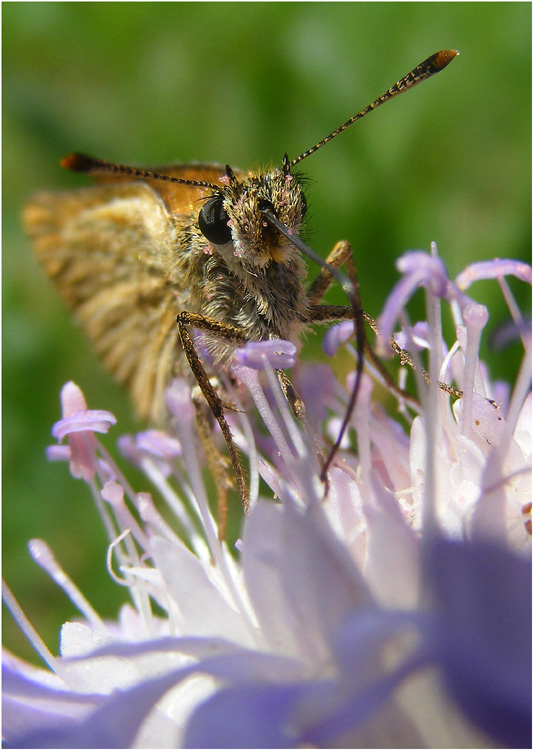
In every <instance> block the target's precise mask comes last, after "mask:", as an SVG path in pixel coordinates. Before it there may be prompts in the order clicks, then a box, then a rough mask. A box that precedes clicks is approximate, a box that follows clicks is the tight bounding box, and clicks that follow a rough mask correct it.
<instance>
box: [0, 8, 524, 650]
mask: <svg viewBox="0 0 533 750" xmlns="http://www.w3.org/2000/svg"><path fill="white" fill-rule="evenodd" d="M448 47H452V48H457V49H459V50H460V51H461V56H460V57H459V58H458V59H457V60H454V61H453V62H452V64H451V65H450V67H449V68H447V69H446V70H445V71H444V72H443V73H441V74H439V75H438V76H437V77H436V78H434V79H432V80H431V81H428V82H426V83H424V84H423V85H422V86H420V87H417V88H416V89H415V90H414V91H413V92H410V93H409V94H408V95H406V96H402V97H400V98H399V99H395V100H394V102H390V103H389V104H387V106H386V107H383V108H381V109H380V110H378V111H377V112H375V113H372V114H371V116H369V117H368V118H366V119H365V120H364V121H363V122H360V123H357V124H356V125H354V127H353V128H351V129H350V130H349V131H348V132H347V133H344V134H342V135H341V136H340V137H339V138H338V139H337V140H335V141H334V142H333V143H331V144H328V145H327V146H326V147H325V148H324V149H322V150H321V151H319V152H318V153H317V154H315V155H314V156H312V157H311V158H309V160H308V161H306V162H305V163H304V165H305V170H306V172H307V173H308V174H309V176H310V178H311V184H310V186H309V205H310V213H311V233H310V235H309V237H308V239H309V241H310V244H311V245H312V246H313V247H314V249H316V250H317V251H319V252H320V253H322V254H323V255H326V253H327V252H328V250H329V249H330V248H331V247H332V246H333V244H334V242H335V241H336V240H339V239H349V240H350V241H351V242H352V243H353V246H354V248H355V252H356V257H357V264H358V269H359V279H360V283H361V289H362V299H363V303H364V306H365V308H366V309H367V310H368V311H369V312H370V313H372V314H374V315H377V314H379V311H380V309H381V306H382V304H383V302H384V300H385V298H386V295H387V293H388V292H389V291H390V289H391V287H392V285H393V283H394V281H395V280H396V278H397V275H396V272H395V269H394V260H395V259H396V258H397V257H398V256H399V255H401V254H402V253H403V252H404V251H405V250H407V249H418V248H422V249H428V248H429V245H430V242H431V241H432V240H435V241H436V242H437V243H438V246H439V250H440V253H441V255H442V257H443V258H444V260H445V262H446V263H447V265H448V267H449V270H450V273H451V274H452V276H453V275H455V274H456V273H457V272H458V271H460V270H461V269H462V268H463V267H464V266H465V265H466V264H467V263H470V262H472V261H475V260H478V259H486V258H491V257H494V256H504V257H520V258H523V259H529V257H530V249H531V235H530V216H531V206H530V194H531V192H530V166H531V154H530V132H531V121H530V119H531V118H530V111H531V100H530V99H531V95H530V92H531V80H530V70H531V6H530V5H529V4H528V3H220V4H212V3H4V4H3V74H4V78H3V96H4V98H3V103H4V108H3V114H4V117H3V135H4V141H3V180H4V182H3V187H4V191H3V198H4V204H3V207H4V226H3V230H4V235H3V251H4V252H3V271H4V275H3V280H4V285H3V301H4V311H3V364H4V367H3V385H4V390H3V438H4V439H3V498H4V515H3V518H4V523H3V533H4V575H5V576H6V578H7V580H8V581H9V583H10V584H11V586H12V588H13V590H14V592H15V594H16V595H17V596H18V597H19V600H20V601H21V603H22V604H23V606H24V607H25V609H26V611H27V613H28V614H29V616H30V618H31V620H32V621H33V622H34V624H35V625H36V626H37V628H38V630H39V631H40V632H41V633H42V634H43V635H44V637H45V640H46V642H47V643H48V645H49V646H50V647H51V648H52V649H53V650H54V651H56V649H57V634H58V628H59V625H60V623H61V622H62V621H64V620H65V619H67V618H69V617H72V616H73V615H74V612H73V608H72V605H71V604H70V603H69V602H68V601H66V600H65V598H64V596H63V595H62V594H61V592H59V590H58V589H57V588H56V587H55V586H54V585H53V584H52V583H51V582H50V581H49V580H48V578H47V577H46V575H45V574H44V573H43V572H42V571H41V570H40V569H38V568H37V566H36V565H35V564H34V563H33V562H32V561H31V560H30V559H29V555H28V553H27V549H26V542H27V540H28V539H29V538H31V537H34V536H40V537H43V538H45V539H46V540H47V541H48V542H49V543H50V544H51V546H52V548H53V549H54V550H55V552H56V555H57V557H58V558H59V560H60V562H61V563H62V564H63V565H64V566H65V568H66V569H67V571H68V572H69V574H70V575H71V576H72V577H73V578H74V580H75V581H76V582H77V583H78V584H79V585H80V587H81V588H82V590H83V591H84V592H85V593H86V594H87V596H88V597H89V599H90V600H91V601H92V602H93V604H94V606H95V607H96V608H97V609H98V610H99V611H100V612H101V614H103V615H114V614H115V612H116V610H117V599H118V597H123V592H117V587H116V585H115V584H113V583H111V582H110V581H109V580H108V576H107V573H106V571H105V545H106V541H105V537H104V534H103V532H102V530H101V528H100V523H99V520H98V519H97V516H96V513H95V511H94V509H93V507H92V502H91V500H90V497H89V493H88V490H87V489H86V487H85V486H84V485H83V484H82V483H76V482H75V481H74V480H72V479H71V478H70V476H69V473H68V469H67V467H66V466H65V465H61V464H48V463H47V462H46V459H45V455H44V450H45V446H46V445H47V444H48V443H49V442H51V438H50V428H51V426H52V424H53V422H54V421H55V420H56V419H57V418H58V417H59V414H60V410H59V401H58V398H59V390H60V388H61V386H62V384H63V383H64V382H66V381H67V380H69V379H73V380H74V381H75V382H77V383H78V384H79V385H80V386H82V388H83V389H84V391H85V394H86V396H87V399H88V402H89V405H90V406H92V407H95V408H102V409H104V408H105V409H111V410H112V411H113V412H114V413H115V414H116V415H117V417H118V418H119V427H118V429H115V430H114V432H113V433H112V435H111V436H109V437H108V438H107V439H106V445H107V446H108V447H112V446H113V445H114V440H115V438H116V437H117V436H118V435H119V434H121V433H122V432H124V431H131V430H133V429H134V428H135V427H136V426H137V425H136V423H135V421H134V420H133V418H132V417H131V415H130V410H129V402H128V397H127V395H126V394H125V393H123V392H122V390H121V389H120V388H119V387H118V386H116V385H115V384H114V383H113V381H112V379H111V378H110V376H108V375H107V374H106V373H105V372H104V370H103V368H102V367H101V365H100V364H99V362H98V361H97V359H96V357H95V355H94V353H93V352H92V350H91V348H90V345H89V344H88V343H87V341H86V340H85V338H84V336H83V334H82V333H81V332H80V331H79V330H78V329H77V328H76V327H75V326H74V325H73V323H72V320H71V317H70V315H69V313H68V312H67V311H66V310H65V309H64V308H63V306H62V304H61V302H60V301H59V299H58V298H57V296H56V294H55V292H54V290H53V289H52V287H51V284H50V283H49V282H48V280H47V279H45V278H44V276H43V275H42V273H41V271H40V269H39V268H38V266H37V264H36V261H35V259H34V257H33V255H32V252H31V249H30V247H29V243H28V241H27V240H26V238H25V237H24V234H23V231H22V228H21V223H20V212H21V208H22V206H23V204H24V202H25V201H26V200H27V199H28V198H29V197H30V196H31V195H32V194H33V193H34V192H35V191H37V190H40V189H43V188H44V189H58V188H68V187H75V186H77V185H79V184H83V182H84V180H83V178H80V177H78V176H76V175H72V174H69V173H65V172H63V171H62V170H61V169H60V168H59V167H58V160H59V159H60V157H61V156H63V155H65V154H67V153H69V152H70V151H72V150H79V151H82V152H87V153H90V154H93V155H95V156H100V157H102V158H105V159H110V160H115V161H120V162H124V163H133V164H141V165H150V164H158V163H159V164H161V163H168V162H174V161H175V162H179V161H191V160H199V161H216V162H222V163H229V164H231V165H234V166H237V167H241V168H246V167H249V166H251V165H256V164H265V163H268V162H269V161H271V160H272V161H274V162H275V163H277V164H279V163H280V161H281V158H282V155H283V153H284V152H285V151H287V153H288V154H289V156H290V157H291V158H293V157H295V156H296V155H297V154H299V153H301V152H303V151H304V150H306V149H308V148H309V147H310V146H312V145H313V144H314V143H315V142H316V141H318V140H320V139H321V138H322V137H324V136H325V135H327V133H329V132H330V131H332V130H333V129H335V128H336V127H337V126H338V125H339V124H340V123H341V122H344V120H346V119H347V118H348V117H349V116H351V115H352V114H354V113H355V112H356V111H357V110H359V109H361V108H362V107H364V106H365V105H366V104H368V103H369V102H370V101H372V100H373V99H374V98H375V97H376V96H377V95H378V94H380V93H382V92H383V91H384V90H385V89H386V88H388V87H389V86H390V85H391V84H392V83H394V81H396V80H397V79H398V78H400V77H401V76H403V75H404V74H405V73H407V72H408V70H410V69H411V68H412V67H414V66H415V65H416V64H418V63H419V62H420V61H421V60H423V59H424V58H425V57H427V56H428V55H429V54H431V53H433V52H435V51H437V50H439V49H443V48H448ZM304 165H302V166H304ZM515 287H516V289H517V292H518V294H519V296H520V298H521V300H522V302H523V304H524V305H525V304H526V301H527V300H528V299H529V291H528V290H526V289H525V288H524V287H523V285H522V287H520V286H519V285H515ZM474 295H475V296H476V298H477V299H478V300H479V301H483V302H486V303H490V305H491V326H493V325H494V324H495V323H496V322H497V321H498V319H500V318H501V316H502V315H503V314H504V308H503V305H501V304H500V302H499V293H498V292H497V290H496V286H495V285H494V284H492V285H490V284H479V285H478V287H477V288H474ZM335 301H342V299H341V298H337V299H336V300H335ZM304 351H305V352H310V351H312V344H311V342H310V343H309V346H308V347H307V348H306V349H305V350H304ZM519 354H520V352H519V349H518V347H516V348H511V349H510V350H509V351H508V352H505V353H504V354H499V355H491V366H492V367H493V368H494V370H495V371H496V372H497V373H499V374H501V375H505V374H507V375H508V377H509V378H512V377H513V375H514V372H515V369H516V365H517V358H518V356H519ZM506 368H507V369H506ZM130 474H131V472H130ZM135 481H136V485H135V486H136V489H138V490H145V489H148V487H147V485H146V483H145V482H144V481H143V480H140V479H138V478H137V479H136V480H135ZM117 594H118V595H117ZM4 637H5V641H6V643H7V645H9V646H10V647H12V648H13V649H15V650H16V651H17V652H18V653H21V654H24V655H28V654H29V653H30V649H29V647H27V645H26V644H25V642H24V641H23V639H22V638H21V637H20V636H19V635H18V634H17V632H16V629H15V628H13V627H12V625H11V620H10V618H9V617H7V618H5V621H4Z"/></svg>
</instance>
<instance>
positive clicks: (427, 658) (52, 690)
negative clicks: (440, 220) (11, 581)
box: [4, 248, 532, 748]
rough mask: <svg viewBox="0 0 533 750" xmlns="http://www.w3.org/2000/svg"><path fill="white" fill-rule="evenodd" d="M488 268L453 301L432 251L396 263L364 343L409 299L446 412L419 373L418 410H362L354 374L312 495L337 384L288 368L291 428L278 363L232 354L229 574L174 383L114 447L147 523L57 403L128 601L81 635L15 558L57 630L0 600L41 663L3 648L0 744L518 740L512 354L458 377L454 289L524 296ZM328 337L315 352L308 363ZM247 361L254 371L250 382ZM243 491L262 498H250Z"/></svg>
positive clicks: (524, 703) (77, 409)
mask: <svg viewBox="0 0 533 750" xmlns="http://www.w3.org/2000/svg"><path fill="white" fill-rule="evenodd" d="M492 263H493V264H492V265H491V264H490V263H489V264H485V266H484V267H483V268H481V269H479V268H478V269H477V271H476V272H475V273H473V272H472V271H468V273H466V272H465V273H466V276H464V277H463V281H461V283H460V284H459V282H458V281H457V280H456V284H454V283H453V282H451V281H450V280H449V279H448V278H447V275H446V272H445V269H444V266H443V264H442V262H441V261H440V260H439V259H438V256H437V254H436V249H435V248H434V249H433V252H432V254H431V255H428V254H425V253H420V252H418V253H410V254H407V255H406V256H404V258H403V259H402V261H401V263H400V269H401V270H402V273H404V279H403V280H402V281H401V282H400V284H399V286H398V287H397V288H396V289H395V290H393V292H392V294H391V296H390V298H389V300H388V302H387V304H386V306H385V310H384V314H383V316H382V318H381V320H382V323H383V326H384V328H383V330H382V334H383V336H384V338H387V337H388V336H390V335H392V334H393V325H394V322H395V321H396V320H398V318H400V319H401V318H402V317H403V308H404V305H405V303H406V301H407V300H408V298H409V297H410V295H411V294H412V293H413V292H414V291H415V289H417V288H418V287H422V288H423V289H424V292H425V294H426V305H427V310H428V320H427V321H419V322H417V323H414V325H412V326H405V327H404V329H403V330H402V331H400V332H396V333H395V337H396V340H397V341H400V342H401V344H402V346H406V347H408V348H409V349H410V350H411V351H413V352H414V353H413V357H414V356H415V355H416V353H417V352H418V351H422V350H424V351H425V352H427V353H428V356H429V359H430V371H431V372H437V373H438V375H439V379H440V378H441V376H442V379H443V378H444V375H445V374H448V375H449V377H452V376H453V378H454V382H455V383H456V384H457V386H458V387H460V388H462V389H463V397H462V398H459V399H457V400H455V402H454V403H452V399H451V398H450V396H449V395H448V394H447V393H445V392H443V391H442V390H439V388H438V387H437V385H436V379H434V380H433V382H432V383H431V384H430V385H427V384H426V382H425V381H424V380H423V379H422V378H418V380H417V386H418V388H419V393H418V395H419V403H418V404H416V403H413V404H410V405H409V410H408V409H407V407H406V405H405V403H404V402H403V399H400V400H399V411H398V414H394V413H393V412H392V411H391V410H390V411H386V410H385V409H384V408H383V406H382V405H381V404H380V403H379V401H377V400H376V396H375V395H374V394H375V393H376V392H378V391H379V389H377V388H375V387H374V386H375V381H376V380H377V381H379V376H378V373H377V372H374V370H373V369H371V368H368V371H367V372H366V373H365V375H364V377H363V381H362V383H361V389H360V398H359V400H358V403H357V405H356V409H355V413H354V415H353V419H352V423H351V433H352V434H349V435H348V437H347V439H346V441H345V443H344V444H343V446H342V448H341V452H340V455H339V456H338V458H337V460H336V462H335V463H334V465H333V466H332V468H331V470H330V472H329V475H328V483H327V489H326V488H325V487H324V485H323V484H322V482H321V481H320V470H321V462H322V460H323V459H322V454H323V452H324V451H325V450H327V448H326V446H327V444H329V443H330V442H331V439H334V438H335V435H334V434H333V430H334V429H338V427H335V426H336V425H338V424H339V422H340V421H341V420H342V417H343V416H344V412H345V408H346V404H347V402H348V399H349V395H350V393H349V388H350V387H352V386H353V375H352V374H350V375H349V376H348V378H347V385H345V384H344V383H341V382H339V380H338V379H337V377H336V376H335V373H334V371H333V369H332V368H331V367H329V366H327V365H324V364H322V365H318V366H317V365H310V366H301V368H300V370H301V372H300V373H299V374H298V376H299V383H298V386H299V389H300V392H301V394H302V396H303V398H304V400H305V402H306V412H307V426H308V430H309V431H308V432H307V431H306V430H305V429H303V427H302V425H300V424H299V423H297V421H296V420H295V419H294V417H293V416H292V413H291V411H290V409H289V408H288V406H287V403H286V401H285V400H284V398H283V395H282V393H281V390H280V388H279V385H278V383H277V379H276V377H275V373H274V372H273V368H278V367H286V366H289V365H288V364H280V361H281V360H280V359H279V352H281V351H282V349H281V346H282V345H281V343H280V342H278V341H276V342H274V341H272V342H265V343H262V344H261V345H257V344H254V345H251V346H248V347H246V351H245V353H244V354H239V355H238V357H239V358H241V363H240V364H238V365H235V367H234V368H233V373H234V376H236V377H237V378H238V380H239V381H240V388H242V389H247V390H248V391H249V393H250V396H251V399H252V401H253V403H254V405H255V407H256V408H257V411H258V413H259V415H260V417H261V420H262V422H263V424H262V425H261V428H260V429H258V428H257V427H256V426H255V423H254V419H253V418H252V417H251V416H249V415H248V414H245V413H239V414H238V416H235V415H230V418H231V428H232V432H233V434H234V436H235V441H236V443H237V445H238V446H239V447H240V449H241V450H242V451H243V453H244V454H245V455H246V456H247V457H248V459H249V474H250V484H251V487H252V491H251V496H252V502H251V512H250V515H249V516H248V517H247V518H246V519H245V520H244V521H243V526H242V535H241V539H239V540H238V542H237V545H236V546H237V548H238V551H239V553H240V555H239V557H238V559H237V557H236V556H235V554H234V551H232V550H230V549H229V547H228V544H227V543H225V542H220V540H219V539H218V536H217V523H216V520H215V519H214V518H213V516H212V514H211V510H210V504H209V498H208V493H207V489H206V485H205V484H204V473H203V472H204V465H203V463H204V460H203V455H202V453H201V452H200V451H198V450H197V439H196V432H195V429H196V425H195V411H194V407H193V405H192V402H191V393H190V385H189V384H188V383H187V382H185V381H184V380H177V381H175V382H174V383H172V384H171V386H170V387H169V389H168V392H167V405H168V407H169V414H170V417H171V429H172V432H169V433H164V432H162V431H159V430H158V431H154V430H149V431H147V432H144V433H140V434H139V435H137V436H136V437H133V438H132V437H125V438H122V439H121V442H120V445H121V449H122V453H123V455H124V456H126V457H127V458H128V459H129V460H131V461H132V462H133V463H135V465H136V466H138V467H140V468H141V469H142V471H143V472H144V473H145V474H146V476H147V477H148V478H149V479H150V481H151V483H152V484H153V486H154V487H155V488H157V491H158V493H159V495H160V496H161V497H162V498H163V500H164V502H165V503H166V505H167V508H166V510H165V512H164V513H161V512H160V511H159V510H158V509H157V508H156V506H155V505H154V503H153V502H152V499H151V496H150V495H149V494H148V493H146V492H143V493H137V492H135V491H134V490H133V489H132V488H131V486H130V484H129V483H128V481H127V480H126V478H125V476H124V474H123V473H122V470H121V468H120V467H119V466H117V465H116V464H115V463H114V462H113V461H112V460H111V458H110V457H109V456H108V454H107V453H106V451H105V449H104V448H103V446H102V445H101V444H100V443H99V441H98V440H97V438H96V436H95V435H94V432H97V431H105V430H106V429H107V427H108V426H109V425H110V424H112V423H113V421H114V418H113V417H112V415H109V414H108V413H107V412H92V411H89V410H87V407H86V405H85V402H84V400H83V397H82V396H81V392H79V390H77V389H75V387H74V386H72V385H68V386H66V387H65V389H64V392H63V394H64V398H63V402H64V416H63V419H62V420H61V422H60V423H58V424H59V426H56V428H55V432H54V434H57V436H58V437H64V436H65V435H68V440H69V446H70V450H69V453H68V455H69V458H70V461H71V467H73V468H71V470H72V471H73V472H77V475H78V476H80V477H81V478H83V479H85V480H86V481H87V482H88V484H89V485H90V487H91V490H92V492H93V497H94V500H95V503H96V507H97V509H98V512H99V513H100V515H101V517H102V520H103V523H104V525H105V528H106V531H107V534H108V539H109V547H108V553H107V564H108V569H109V572H110V575H112V577H113V578H114V579H115V580H116V581H117V583H118V584H120V585H121V586H122V587H126V588H127V589H128V590H129V592H130V596H131V603H130V604H127V605H124V606H123V607H122V608H121V609H120V610H119V612H118V614H117V617H116V619H115V620H112V621H104V620H102V618H101V617H100V616H99V615H98V613H97V612H96V611H95V610H94V609H93V608H92V607H91V605H90V604H89V603H88V602H87V601H86V600H85V598H84V597H83V595H82V593H81V592H80V591H79V590H78V589H77V587H76V586H75V584H74V583H73V582H72V581H70V579H69V578H68V576H67V574H66V573H65V572H64V571H63V570H61V569H60V568H59V565H58V563H57V562H56V561H55V559H54V558H53V555H52V553H51V552H50V550H48V548H47V547H46V545H45V544H44V542H42V541H40V540H33V541H32V542H31V546H30V551H31V553H32V555H33V556H34V558H35V560H36V561H37V562H38V563H39V564H40V565H41V566H42V567H43V568H44V569H45V570H46V571H47V572H48V573H49V574H50V575H51V576H52V577H53V578H54V580H55V581H56V582H57V583H58V585H60V586H61V587H62V588H63V589H64V591H65V593H66V594H67V596H69V597H70V599H71V601H72V602H73V603H74V604H75V605H76V607H77V609H78V610H79V612H80V619H79V620H78V621H76V622H74V621H73V622H67V623H64V624H63V626H62V628H61V638H60V653H59V655H57V656H54V655H52V654H51V653H50V652H49V651H48V650H47V649H46V647H45V646H44V644H42V642H41V641H40V639H39V637H38V635H37V634H36V633H35V632H34V631H32V629H31V626H30V625H29V623H28V622H27V621H26V620H25V617H24V614H23V613H22V611H21V610H20V608H19V607H18V605H17V603H16V601H15V599H14V598H13V596H12V595H11V593H10V592H9V590H8V589H7V588H6V590H5V598H6V602H7V603H8V605H9V607H10V609H11V611H12V612H13V614H14V615H15V617H16V618H17V620H18V622H19V623H20V626H21V628H23V630H24V632H25V633H26V634H27V636H28V637H29V638H30V640H31V641H32V643H33V644H34V646H35V648H36V649H37V650H38V652H39V653H40V654H41V656H42V658H43V659H44V660H45V662H46V664H47V665H48V668H47V669H46V670H45V669H37V668H35V667H31V666H30V665H27V664H25V663H24V662H21V661H20V660H18V659H17V658H16V657H14V656H13V655H11V654H5V656H4V735H5V740H6V742H7V743H8V744H9V745H10V746H13V747H65V748H66V747H169V746H184V747H301V746H317V747H332V746H337V747H338V746H343V747H366V746H373V747H398V746H402V747H435V746H440V747H462V746H469V747H484V746H487V747H490V746H494V743H499V744H501V745H502V746H508V747H523V746H528V744H529V743H530V726H531V718H530V707H531V680H530V675H531V672H530V665H531V594H530V585H529V584H530V576H531V557H530V550H531V519H530V516H531V493H530V487H531V485H530V470H531V433H532V429H531V393H530V379H531V364H530V358H529V355H528V352H527V346H526V352H525V355H524V360H523V363H522V366H521V369H520V372H519V373H518V376H517V378H516V382H515V383H514V385H513V387H512V389H507V390H506V389H505V388H503V387H502V386H501V385H498V384H495V383H493V382H492V381H491V380H490V376H489V368H488V367H487V365H486V364H485V363H482V362H481V361H480V360H479V347H480V339H481V337H482V336H483V334H484V330H485V324H486V321H487V310H486V309H485V308H484V307H483V306H481V305H478V304H477V303H474V302H473V300H471V299H470V298H467V297H466V295H465V294H464V293H463V291H462V289H465V288H467V287H466V284H467V282H466V281H464V279H470V280H473V278H474V277H477V276H479V274H480V273H481V274H482V275H483V276H484V277H491V276H492V277H495V278H497V279H498V283H500V286H501V276H502V274H503V273H507V272H509V269H511V271H510V272H513V270H512V269H514V271H516V275H520V277H521V278H523V279H527V278H528V273H527V271H526V270H524V268H523V267H522V265H523V264H522V265H513V263H514V262H512V261H506V262H505V263H503V264H502V262H501V261H494V262H492ZM467 270H468V269H467ZM476 274H477V276H476ZM458 279H459V280H460V277H458ZM459 286H460V287H461V288H459ZM501 288H502V291H503V293H504V297H505V299H506V300H507V301H508V303H510V309H511V310H512V314H513V316H515V315H516V309H515V307H514V306H513V304H512V301H511V300H510V298H509V297H508V290H507V289H506V288H505V287H502V286H501ZM445 304H449V305H450V308H451V310H452V315H453V316H454V320H455V324H456V336H457V340H456V341H452V342H446V341H444V340H443V338H442V334H441V327H440V307H441V306H442V305H445ZM350 328H352V329H353V326H352V325H351V324H350V323H349V324H347V325H346V326H344V327H343V328H342V329H337V330H336V331H335V333H333V334H332V337H333V338H332V339H331V340H330V344H331V346H329V344H328V346H329V348H330V351H331V353H334V350H336V349H337V348H338V347H339V346H342V345H343V343H344V341H345V340H346V339H345V337H344V333H345V332H346V331H347V330H348V329H350ZM339 331H340V332H341V335H340V337H339ZM408 345H409V346H408ZM265 349H266V351H267V353H266V354H265ZM270 349H273V352H274V354H273V355H272V352H270V353H268V352H269V351H270ZM348 349H349V350H350V345H348ZM241 351H242V350H241ZM284 351H286V350H285V349H284ZM289 354H290V352H289ZM293 354H294V352H293V353H292V355H293ZM292 355H291V356H292ZM354 356H355V354H354ZM242 358H244V359H242ZM265 362H266V365H265ZM283 362H286V360H283ZM263 366H264V369H265V372H264V373H259V372H257V371H256V370H255V369H252V368H255V367H259V368H260V369H263ZM264 383H266V384H267V385H266V386H265V385H264ZM73 389H75V390H73ZM267 389H268V390H267ZM66 396H68V398H66ZM495 398H501V399H504V400H503V401H502V402H501V403H496V402H495V401H494V399H495ZM405 425H407V428H406V426H405ZM265 427H266V430H267V431H268V438H266V437H265V434H264V433H265ZM79 430H82V431H81V432H80V431H79ZM353 435H355V437H356V442H357V451H355V450H353V448H352V439H353ZM322 436H323V437H324V443H323V444H322V442H321V440H322ZM80 437H81V438H82V442H81V444H80V445H77V444H76V442H75V441H76V440H77V439H78V438H80ZM73 441H74V445H73ZM57 448H58V447H57V446H56V447H55V451H54V453H55V454H57ZM54 457H58V456H54ZM259 477H261V478H262V480H263V487H268V488H270V489H269V492H267V493H266V494H265V495H264V496H262V495H261V496H260V495H259V488H260V484H259ZM273 495H274V496H275V498H276V502H274V501H273V497H272V496H273ZM174 521H176V522H174ZM102 554H103V553H102Z"/></svg>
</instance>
